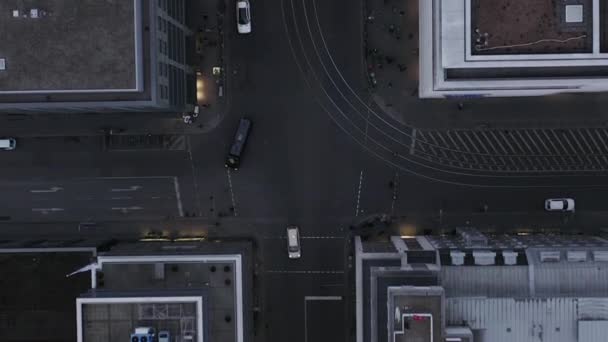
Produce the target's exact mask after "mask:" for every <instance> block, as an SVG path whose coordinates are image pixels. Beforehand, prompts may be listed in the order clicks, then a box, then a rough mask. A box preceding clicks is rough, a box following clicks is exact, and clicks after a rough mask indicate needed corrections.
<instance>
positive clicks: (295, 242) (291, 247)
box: [287, 226, 301, 259]
mask: <svg viewBox="0 0 608 342" xmlns="http://www.w3.org/2000/svg"><path fill="white" fill-rule="evenodd" d="M287 253H288V255H289V258H290V259H298V258H299V257H300V256H301V255H300V232H299V228H298V227H297V226H289V227H287Z"/></svg>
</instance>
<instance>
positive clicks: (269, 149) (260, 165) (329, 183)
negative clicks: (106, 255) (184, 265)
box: [0, 0, 608, 342]
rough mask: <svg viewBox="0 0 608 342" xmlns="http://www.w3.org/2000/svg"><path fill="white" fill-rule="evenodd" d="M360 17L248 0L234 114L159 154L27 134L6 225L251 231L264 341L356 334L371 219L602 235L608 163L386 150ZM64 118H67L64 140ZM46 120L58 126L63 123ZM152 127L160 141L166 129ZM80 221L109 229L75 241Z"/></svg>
mask: <svg viewBox="0 0 608 342" xmlns="http://www.w3.org/2000/svg"><path fill="white" fill-rule="evenodd" d="M229 8H231V7H229ZM360 16H361V8H360V6H358V5H353V4H352V3H351V2H348V1H346V0H336V1H318V0H314V1H302V0H269V1H252V17H253V33H252V34H250V35H246V36H240V35H237V34H236V32H235V31H236V29H235V23H234V18H233V17H230V16H229V17H228V22H227V26H226V30H227V34H228V36H227V39H228V42H229V43H228V44H230V49H229V51H230V56H229V58H228V60H229V61H230V63H229V65H227V70H226V72H227V82H228V83H227V86H228V89H227V94H228V95H227V96H228V101H229V103H228V106H227V107H228V108H230V110H229V112H228V113H227V115H226V117H225V118H224V120H223V121H222V123H221V124H220V125H219V126H218V127H217V128H216V129H215V130H213V131H211V132H210V133H207V134H203V135H187V136H186V135H180V134H176V132H175V127H173V126H171V127H172V128H171V134H169V132H164V133H167V135H168V136H167V137H166V138H163V139H165V140H163V141H169V142H170V143H169V144H161V145H159V146H161V147H158V146H157V145H154V146H152V147H151V146H150V145H149V144H148V143H147V142H145V141H140V140H138V141H139V143H137V144H134V145H129V144H128V143H125V144H122V143H121V142H120V141H116V142H113V144H112V145H111V147H112V148H108V144H107V141H106V140H104V138H103V137H101V136H92V135H89V136H87V135H85V134H77V135H70V136H68V137H45V138H40V137H35V136H34V135H32V133H31V132H30V133H28V134H25V133H24V135H23V136H18V138H19V147H18V149H17V150H15V151H12V152H2V153H0V165H2V167H1V168H0V193H2V196H0V208H1V209H0V218H2V221H1V222H2V227H3V229H4V230H3V232H5V234H7V233H8V232H14V233H15V234H17V233H21V234H23V235H24V236H27V237H34V236H37V235H45V236H48V235H49V234H50V233H49V232H53V233H57V234H60V233H64V234H80V236H92V235H96V236H108V235H109V236H114V235H115V234H116V235H120V234H121V233H122V235H128V234H126V233H125V230H128V229H131V231H132V232H133V235H134V236H135V235H138V234H140V233H141V232H142V231H144V229H143V228H142V227H144V226H146V227H156V226H158V227H160V228H162V229H167V230H171V229H172V230H177V231H180V230H184V231H186V230H187V231H195V230H196V229H203V230H208V231H213V234H215V235H216V236H220V237H221V236H228V235H230V236H238V235H243V236H253V237H255V238H256V239H257V241H258V242H259V246H260V252H259V254H258V256H257V258H258V260H256V262H257V263H259V264H260V266H261V272H262V273H261V276H260V282H261V284H262V285H263V286H262V288H263V291H261V293H260V298H261V302H260V305H261V309H262V313H261V321H260V322H261V323H260V325H259V326H258V339H259V340H260V341H285V340H289V341H294V342H301V341H306V340H319V337H318V336H327V335H322V333H323V332H325V331H327V334H328V335H330V336H332V337H333V336H335V338H332V340H345V341H346V340H351V339H350V337H349V335H350V334H351V333H352V324H353V321H352V319H351V318H352V315H351V314H352V312H351V311H349V308H350V305H351V304H352V300H351V297H350V294H351V291H350V288H349V287H348V286H347V284H349V277H350V276H351V274H350V272H351V268H350V267H349V245H348V244H349V241H350V240H349V239H348V234H349V226H350V225H352V224H353V223H354V222H356V221H358V220H360V219H362V218H364V217H366V216H368V215H371V214H376V213H387V214H390V215H392V216H394V217H396V222H395V225H394V226H393V227H392V228H390V229H392V232H395V233H404V234H405V233H414V232H421V231H423V230H424V229H434V230H437V229H438V228H444V229H451V228H454V227H457V226H460V225H466V224H470V225H476V226H479V227H482V228H496V229H511V230H513V229H526V230H538V229H545V228H547V229H550V228H558V229H565V230H572V231H578V230H582V229H593V228H601V225H602V222H606V221H605V220H606V218H607V217H608V216H607V213H608V212H607V210H606V209H607V208H606V205H605V204H604V203H605V200H604V199H605V198H607V197H608V182H606V175H607V174H606V173H604V172H603V171H601V170H595V171H585V172H581V171H577V170H567V171H566V172H560V173H543V174H534V173H525V174H521V173H517V172H511V173H509V172H507V173H502V174H490V173H487V172H475V171H470V172H456V171H455V170H454V169H450V168H443V167H433V165H429V164H424V163H419V162H417V161H418V160H417V159H415V158H412V157H409V156H408V155H407V151H408V149H407V148H405V152H404V153H398V154H397V155H395V154H394V152H395V151H394V148H393V147H390V148H388V149H387V148H385V147H387V146H388V145H387V144H389V143H390V144H393V145H392V146H395V144H396V145H400V144H406V146H407V144H408V143H411V141H407V140H399V141H394V139H391V138H387V136H381V135H378V134H374V135H372V134H369V132H370V131H369V130H368V129H369V125H370V123H374V122H378V121H377V120H380V119H385V120H389V119H388V118H384V117H380V118H376V119H374V120H376V121H372V120H371V119H369V118H368V115H367V114H369V115H370V116H371V113H367V112H366V110H367V109H366V106H367V102H366V101H368V100H370V97H369V93H368V92H367V89H366V81H365V78H364V73H363V70H362V68H363V62H362V51H361V46H362V43H361V34H360V32H361V27H360V25H361V18H360ZM492 101H495V100H492ZM589 106H591V107H593V108H594V110H595V109H597V108H596V107H595V105H594V104H593V103H590V104H589ZM502 110H503V111H504V110H506V108H503V109H502ZM362 113H363V114H364V115H363V116H361V115H360V114H362ZM378 114H380V113H378ZM418 114H420V113H418ZM420 115H422V114H420ZM451 115H452V114H451ZM505 115H506V114H505ZM243 116H246V117H249V118H251V119H252V120H253V129H252V133H251V136H250V139H249V141H248V145H247V147H246V150H245V154H244V157H243V160H242V166H241V168H240V169H239V170H238V171H230V170H227V169H225V168H224V159H225V156H226V151H227V150H228V147H229V145H230V143H231V140H232V138H233V135H234V130H235V129H236V126H237V123H238V120H239V119H240V118H241V117H243ZM435 116H436V115H435ZM451 119H453V117H452V118H451ZM355 120H356V121H355ZM117 121H119V119H117ZM29 124H30V121H28V120H26V121H24V122H23V125H25V126H27V125H29ZM62 124H63V123H62V122H61V121H57V122H56V123H55V125H57V127H56V128H57V130H58V131H60V130H61V129H62V128H63V127H62ZM73 124H74V125H76V124H75V123H73ZM395 124H397V123H395ZM11 125H12V126H11V127H16V129H17V128H18V130H16V131H21V132H25V131H26V128H27V127H25V126H21V127H18V126H19V123H18V122H13V123H12V124H11ZM45 125H46V126H47V127H46V129H45V132H48V131H49V130H52V128H53V127H52V125H53V121H48V122H47V121H45ZM142 125H143V126H144V127H145V129H146V130H150V131H153V132H155V133H163V127H164V126H154V124H153V123H152V122H146V123H145V124H142ZM118 127H120V125H118ZM366 127H367V129H366ZM397 127H399V126H397ZM75 131H78V130H75ZM177 133H179V132H177ZM432 134H433V133H431V135H429V136H428V137H427V139H429V141H431V139H432V138H431V137H434V136H433V135H432ZM44 135H48V134H46V133H45V134H44ZM391 136H392V137H393V138H395V139H401V138H396V137H398V135H391ZM422 137H423V138H424V134H423V135H422ZM436 138H438V137H436ZM380 139H383V140H382V141H381V140H380ZM438 139H439V138H438ZM375 142H381V144H376V143H375ZM138 144H139V145H138ZM150 144H151V142H150ZM473 145H475V144H473ZM473 145H471V146H468V145H467V146H468V147H469V148H470V149H474V147H473ZM155 146H156V147H155ZM475 146H477V145H475ZM479 146H481V145H479ZM486 171H487V170H486ZM565 196H567V197H572V198H574V199H575V200H576V205H577V211H576V213H574V214H567V215H565V214H559V213H558V214H555V213H546V212H544V210H543V201H544V200H545V199H546V198H551V197H565ZM484 206H487V212H480V208H482V207H484ZM82 221H87V222H89V221H93V222H98V223H100V225H99V229H96V230H95V231H94V232H93V231H86V232H78V231H77V227H78V224H77V223H78V222H82ZM31 222H47V223H50V224H49V225H46V226H44V227H45V228H39V227H41V226H36V225H31V224H30V223H31ZM66 222H69V223H70V224H65V223H66ZM125 222H127V223H129V222H132V223H133V224H132V225H131V226H129V224H126V223H125ZM141 222H145V223H141ZM52 223H57V225H52ZM287 224H298V225H299V226H300V227H301V236H302V258H301V259H299V260H289V259H288V258H287V253H286V246H285V245H286V241H285V226H286V225H287ZM24 227H27V229H26V228H24ZM160 228H159V229H160ZM88 234H90V235H88ZM336 317H340V318H339V319H336ZM323 319H326V320H327V321H324V320H323ZM328 322H332V323H331V324H328Z"/></svg>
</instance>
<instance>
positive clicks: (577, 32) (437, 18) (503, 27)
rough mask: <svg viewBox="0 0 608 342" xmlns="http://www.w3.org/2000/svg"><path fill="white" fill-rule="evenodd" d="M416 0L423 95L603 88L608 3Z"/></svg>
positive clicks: (607, 74) (607, 85)
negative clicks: (417, 0) (420, 0)
mask: <svg viewBox="0 0 608 342" xmlns="http://www.w3.org/2000/svg"><path fill="white" fill-rule="evenodd" d="M420 5H421V6H420V12H419V17H420V88H419V94H420V97H422V98H439V97H467V98H468V97H473V98H477V97H493V96H505V97H509V96H543V95H550V94H559V93H570V92H604V91H606V90H607V89H608V71H607V70H608V68H607V67H608V54H607V53H606V52H607V51H608V44H607V42H608V38H607V34H606V31H607V29H608V20H607V18H608V17H607V15H608V9H607V6H608V5H606V4H605V1H600V0H560V1H553V0H529V1H528V0H496V1H482V0H463V1H451V0H429V1H424V2H421V3H420Z"/></svg>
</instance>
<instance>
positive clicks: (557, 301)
mask: <svg viewBox="0 0 608 342" xmlns="http://www.w3.org/2000/svg"><path fill="white" fill-rule="evenodd" d="M414 242H415V243H414ZM364 243H365V242H362V241H361V239H360V238H359V237H356V238H355V251H356V264H357V269H356V289H357V290H356V293H357V341H358V342H374V341H383V340H384V341H385V340H387V339H388V340H389V341H391V340H392V341H395V342H398V341H409V340H412V339H415V340H417V341H443V339H441V338H442V337H445V338H446V339H447V338H449V340H450V341H452V340H453V341H462V342H470V341H472V340H473V334H475V338H474V340H475V341H478V342H487V341H505V342H506V341H522V342H524V341H525V342H528V341H529V342H534V341H538V340H539V339H543V338H544V339H546V340H550V341H556V342H561V341H564V342H566V341H577V340H578V341H581V342H582V341H584V342H588V341H598V340H599V339H598V337H597V336H605V334H606V333H608V324H606V321H607V320H608V288H607V287H606V285H605V284H606V283H607V282H608V241H606V240H605V239H604V238H601V237H597V236H584V235H553V234H523V235H506V234H484V233H482V232H479V231H477V230H475V229H473V228H459V229H456V230H455V231H454V234H450V235H444V236H416V237H412V236H404V237H398V236H393V237H391V238H390V241H386V240H385V241H384V243H391V244H393V246H394V250H395V251H394V252H392V253H391V252H386V251H385V250H386V249H384V250H383V251H382V252H370V251H369V250H366V249H365V248H364V246H363V245H364ZM412 247H415V248H412ZM590 321H594V322H601V323H598V324H597V325H594V324H589V323H588V322H590ZM387 327H388V329H387ZM480 331H482V332H483V334H479V332H480ZM577 337H578V339H577ZM602 338H603V337H602Z"/></svg>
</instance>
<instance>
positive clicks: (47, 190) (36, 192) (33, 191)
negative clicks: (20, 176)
mask: <svg viewBox="0 0 608 342" xmlns="http://www.w3.org/2000/svg"><path fill="white" fill-rule="evenodd" d="M61 190H63V188H62V187H59V186H54V187H52V188H48V189H34V190H30V192H31V193H34V194H38V193H48V192H58V191H61Z"/></svg>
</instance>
